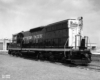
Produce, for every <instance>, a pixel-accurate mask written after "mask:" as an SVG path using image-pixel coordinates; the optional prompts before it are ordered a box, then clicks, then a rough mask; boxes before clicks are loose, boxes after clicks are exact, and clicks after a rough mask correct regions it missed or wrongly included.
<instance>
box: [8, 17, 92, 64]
mask: <svg viewBox="0 0 100 80" xmlns="http://www.w3.org/2000/svg"><path fill="white" fill-rule="evenodd" d="M82 28H83V17H79V18H77V19H67V20H63V21H59V22H55V23H52V24H49V25H46V26H40V27H37V28H33V29H30V30H28V31H22V32H19V33H17V34H14V35H13V38H12V43H9V45H8V54H10V55H16V56H31V57H34V58H37V59H41V60H43V59H45V60H51V61H61V62H63V61H65V62H67V61H70V62H72V63H75V64H88V63H90V62H91V51H90V49H89V48H88V36H82V34H81V31H82Z"/></svg>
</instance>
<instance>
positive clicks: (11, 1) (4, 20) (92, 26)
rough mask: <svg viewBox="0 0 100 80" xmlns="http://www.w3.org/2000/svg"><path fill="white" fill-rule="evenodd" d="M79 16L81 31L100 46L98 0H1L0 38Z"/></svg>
mask: <svg viewBox="0 0 100 80" xmlns="http://www.w3.org/2000/svg"><path fill="white" fill-rule="evenodd" d="M80 16H82V17H83V30H82V35H84V36H89V41H90V42H91V43H96V44H97V45H99V46H100V35H99V34H100V20H99V19H100V0H0V38H1V39H2V38H9V39H11V38H12V35H13V34H16V33H18V32H21V31H26V30H29V29H31V28H35V27H39V26H43V25H47V24H50V23H54V22H57V21H61V20H65V19H69V18H77V17H80Z"/></svg>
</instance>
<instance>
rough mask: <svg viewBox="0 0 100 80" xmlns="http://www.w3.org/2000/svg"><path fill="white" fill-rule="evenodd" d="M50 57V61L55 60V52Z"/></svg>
mask: <svg viewBox="0 0 100 80" xmlns="http://www.w3.org/2000/svg"><path fill="white" fill-rule="evenodd" d="M49 58H50V61H52V62H54V61H55V58H54V55H53V54H51V55H50V57H49Z"/></svg>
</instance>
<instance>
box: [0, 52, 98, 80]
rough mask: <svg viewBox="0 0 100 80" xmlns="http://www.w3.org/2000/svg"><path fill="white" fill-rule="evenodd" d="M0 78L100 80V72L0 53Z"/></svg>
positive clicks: (21, 79) (14, 79) (10, 79)
mask: <svg viewBox="0 0 100 80" xmlns="http://www.w3.org/2000/svg"><path fill="white" fill-rule="evenodd" d="M0 80H100V72H98V71H95V70H87V69H80V68H77V67H69V66H67V65H63V64H60V63H50V62H48V61H39V60H38V61H35V60H30V59H24V58H20V57H13V56H9V55H7V54H5V53H0Z"/></svg>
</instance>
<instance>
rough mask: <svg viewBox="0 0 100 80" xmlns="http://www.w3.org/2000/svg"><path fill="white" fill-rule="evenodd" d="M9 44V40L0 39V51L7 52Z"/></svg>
mask: <svg viewBox="0 0 100 80" xmlns="http://www.w3.org/2000/svg"><path fill="white" fill-rule="evenodd" d="M9 42H11V40H10V39H0V51H7V43H9Z"/></svg>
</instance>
